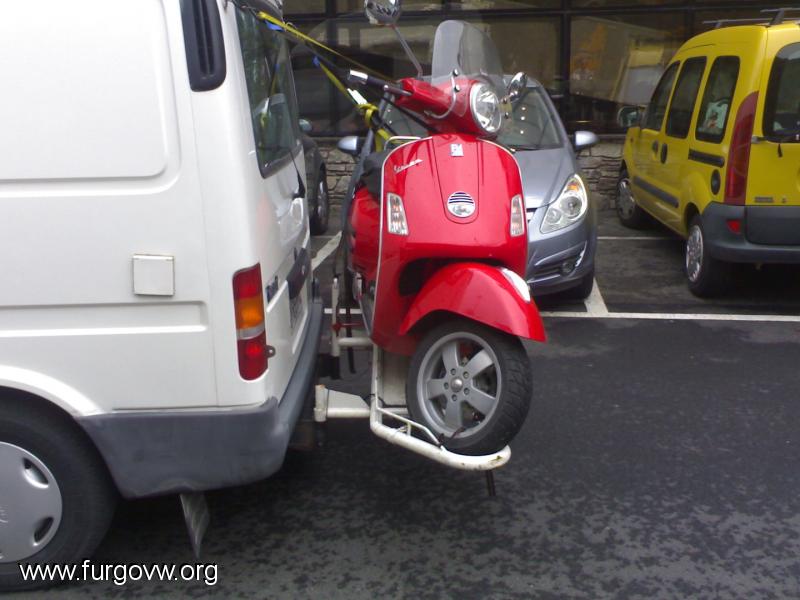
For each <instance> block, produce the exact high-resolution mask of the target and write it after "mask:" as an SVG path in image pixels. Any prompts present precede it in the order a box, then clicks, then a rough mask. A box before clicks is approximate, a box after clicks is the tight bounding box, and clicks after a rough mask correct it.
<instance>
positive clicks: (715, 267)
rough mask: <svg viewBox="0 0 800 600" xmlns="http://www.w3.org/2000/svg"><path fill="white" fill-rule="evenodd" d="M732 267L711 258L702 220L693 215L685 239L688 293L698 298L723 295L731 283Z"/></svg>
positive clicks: (698, 216)
mask: <svg viewBox="0 0 800 600" xmlns="http://www.w3.org/2000/svg"><path fill="white" fill-rule="evenodd" d="M732 271H733V265H731V264H730V263H726V262H723V261H721V260H717V259H716V258H713V257H712V256H711V255H710V254H709V253H708V250H707V244H706V234H705V230H704V229H703V219H702V218H701V217H700V215H695V216H694V218H693V219H692V222H691V223H690V224H689V235H688V237H687V238H686V281H687V282H688V284H689V291H690V292H692V293H693V294H694V295H695V296H698V297H700V298H710V297H713V296H717V295H719V294H721V293H723V292H724V291H725V290H726V289H727V288H728V286H729V285H730V282H731V274H732Z"/></svg>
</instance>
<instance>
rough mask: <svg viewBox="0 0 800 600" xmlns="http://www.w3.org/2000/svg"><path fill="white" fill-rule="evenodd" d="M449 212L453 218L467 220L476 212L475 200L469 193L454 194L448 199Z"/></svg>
mask: <svg viewBox="0 0 800 600" xmlns="http://www.w3.org/2000/svg"><path fill="white" fill-rule="evenodd" d="M447 210H449V211H450V214H452V215H453V216H456V217H459V218H461V219H466V218H467V217H470V216H472V213H474V212H475V200H473V199H472V196H470V195H469V194H468V193H467V192H453V193H452V194H450V197H449V198H448V199H447Z"/></svg>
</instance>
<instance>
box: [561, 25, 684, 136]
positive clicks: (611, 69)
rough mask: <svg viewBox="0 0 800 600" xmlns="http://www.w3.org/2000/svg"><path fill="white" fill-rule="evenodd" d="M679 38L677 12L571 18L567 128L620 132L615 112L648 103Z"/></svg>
mask: <svg viewBox="0 0 800 600" xmlns="http://www.w3.org/2000/svg"><path fill="white" fill-rule="evenodd" d="M684 39H685V28H684V15H683V13H681V12H675V13H671V12H670V13H662V14H657V15H652V14H636V15H603V16H597V17H576V18H574V19H572V27H571V32H570V44H571V48H572V51H571V62H570V75H569V92H570V112H569V117H568V122H569V126H570V129H594V130H595V131H598V132H608V131H620V128H619V126H618V125H617V124H616V116H617V113H618V112H619V109H620V108H621V107H622V106H626V105H627V106H631V105H634V106H636V105H643V104H646V103H647V101H648V100H649V99H650V96H651V94H652V93H653V89H654V88H655V86H656V83H657V82H658V79H659V77H660V76H661V74H662V73H663V72H664V68H665V67H666V66H667V64H668V63H669V61H670V60H671V59H672V56H673V55H674V54H675V51H676V50H677V49H678V47H679V46H680V45H681V43H682V42H683V40H684Z"/></svg>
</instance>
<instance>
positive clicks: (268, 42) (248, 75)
mask: <svg viewBox="0 0 800 600" xmlns="http://www.w3.org/2000/svg"><path fill="white" fill-rule="evenodd" d="M236 23H237V25H238V28H239V41H240V43H241V48H242V61H243V63H244V76H245V80H246V82H247V96H248V100H249V102H250V113H251V116H252V120H253V134H254V135H255V145H256V155H257V157H258V165H259V168H260V169H261V173H262V175H265V174H266V171H267V169H268V167H269V165H270V164H271V163H273V162H275V161H277V160H279V159H281V158H283V157H286V156H289V155H291V154H292V153H294V151H295V150H296V149H297V148H298V147H299V144H300V139H299V135H300V132H299V126H298V114H297V99H296V97H295V91H294V82H293V79H292V65H291V62H290V60H289V51H288V47H287V44H286V41H285V40H284V39H283V38H282V37H280V36H279V35H278V34H277V33H275V32H274V31H272V30H271V29H269V28H268V27H267V26H266V25H264V24H263V23H261V22H260V21H258V20H257V19H256V18H255V17H253V16H252V15H251V14H250V13H246V12H244V11H241V10H237V11H236Z"/></svg>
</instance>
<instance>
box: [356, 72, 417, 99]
mask: <svg viewBox="0 0 800 600" xmlns="http://www.w3.org/2000/svg"><path fill="white" fill-rule="evenodd" d="M347 81H348V83H353V84H356V85H368V86H371V87H376V88H380V89H381V90H383V91H384V92H389V93H390V94H394V95H396V96H410V95H411V92H408V91H406V90H404V89H403V88H401V87H399V86H398V85H397V84H396V83H394V82H392V81H386V80H385V79H381V78H380V77H374V76H373V75H369V74H367V73H364V72H363V71H355V70H353V69H350V70H349V71H348V72H347Z"/></svg>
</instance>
